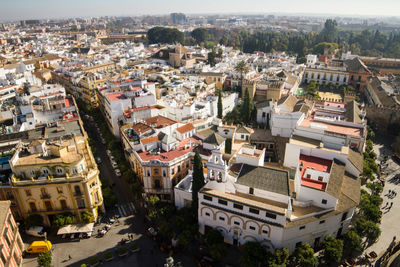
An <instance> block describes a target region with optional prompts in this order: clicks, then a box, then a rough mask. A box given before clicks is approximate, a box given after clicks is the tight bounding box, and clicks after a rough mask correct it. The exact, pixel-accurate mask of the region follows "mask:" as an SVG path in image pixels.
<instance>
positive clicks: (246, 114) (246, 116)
mask: <svg viewBox="0 0 400 267" xmlns="http://www.w3.org/2000/svg"><path fill="white" fill-rule="evenodd" d="M253 108H254V105H253V100H252V98H251V97H250V93H249V90H248V89H247V88H246V91H245V93H244V100H243V110H242V116H243V120H242V121H243V122H244V123H249V122H250V120H251V112H252V111H253Z"/></svg>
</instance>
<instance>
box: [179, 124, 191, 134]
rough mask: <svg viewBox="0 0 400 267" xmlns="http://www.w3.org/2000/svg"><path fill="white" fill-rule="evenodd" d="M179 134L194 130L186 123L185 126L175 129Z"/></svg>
mask: <svg viewBox="0 0 400 267" xmlns="http://www.w3.org/2000/svg"><path fill="white" fill-rule="evenodd" d="M176 130H177V131H178V132H180V133H181V134H183V133H186V132H189V131H192V130H194V126H193V124H191V123H186V124H185V125H183V126H181V127H178V128H176Z"/></svg>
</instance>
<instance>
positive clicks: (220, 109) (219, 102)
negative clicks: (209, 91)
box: [217, 90, 223, 119]
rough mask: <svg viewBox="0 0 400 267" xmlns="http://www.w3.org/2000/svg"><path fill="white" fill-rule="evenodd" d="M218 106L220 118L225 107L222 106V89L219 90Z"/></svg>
mask: <svg viewBox="0 0 400 267" xmlns="http://www.w3.org/2000/svg"><path fill="white" fill-rule="evenodd" d="M217 107H218V115H217V117H218V118H219V119H222V116H223V115H222V114H223V107H222V92H221V90H219V91H218V103H217Z"/></svg>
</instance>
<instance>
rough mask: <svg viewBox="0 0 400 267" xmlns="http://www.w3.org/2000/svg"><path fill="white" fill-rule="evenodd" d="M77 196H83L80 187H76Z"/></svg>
mask: <svg viewBox="0 0 400 267" xmlns="http://www.w3.org/2000/svg"><path fill="white" fill-rule="evenodd" d="M74 188H75V195H77V196H80V195H82V193H81V188H80V187H79V185H75V187H74Z"/></svg>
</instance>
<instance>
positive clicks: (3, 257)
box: [0, 245, 7, 266]
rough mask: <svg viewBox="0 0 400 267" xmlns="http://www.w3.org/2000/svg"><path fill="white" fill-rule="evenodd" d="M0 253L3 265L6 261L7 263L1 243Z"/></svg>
mask: <svg viewBox="0 0 400 267" xmlns="http://www.w3.org/2000/svg"><path fill="white" fill-rule="evenodd" d="M0 249H1V250H0V254H1V261H2V262H3V265H4V266H5V265H6V263H7V260H6V256H4V253H3V245H0Z"/></svg>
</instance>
